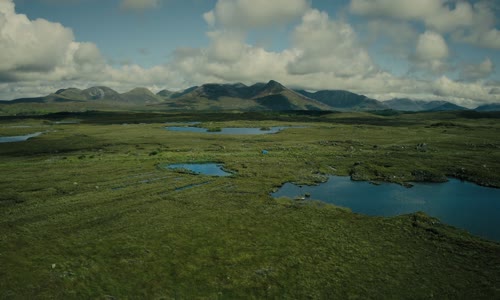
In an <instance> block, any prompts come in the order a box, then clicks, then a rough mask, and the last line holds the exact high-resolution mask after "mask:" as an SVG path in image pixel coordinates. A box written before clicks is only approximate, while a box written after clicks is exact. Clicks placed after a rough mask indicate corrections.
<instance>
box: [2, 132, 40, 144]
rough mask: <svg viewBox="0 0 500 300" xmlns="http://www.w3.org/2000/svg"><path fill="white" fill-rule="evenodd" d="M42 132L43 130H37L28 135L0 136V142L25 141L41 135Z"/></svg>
mask: <svg viewBox="0 0 500 300" xmlns="http://www.w3.org/2000/svg"><path fill="white" fill-rule="evenodd" d="M40 134H42V133H41V132H35V133H31V134H26V135H18V136H0V143H14V142H24V141H27V140H28V139H30V138H33V137H36V136H39V135H40Z"/></svg>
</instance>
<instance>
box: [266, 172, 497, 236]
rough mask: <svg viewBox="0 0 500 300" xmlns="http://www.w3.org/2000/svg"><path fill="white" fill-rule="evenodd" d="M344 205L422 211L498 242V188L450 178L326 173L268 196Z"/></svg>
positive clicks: (380, 211) (390, 212) (359, 209)
mask: <svg viewBox="0 0 500 300" xmlns="http://www.w3.org/2000/svg"><path fill="white" fill-rule="evenodd" d="M306 194H308V195H310V198H311V199H317V200H321V201H324V202H327V203H331V204H334V205H338V206H343V207H348V208H350V209H351V210H352V211H353V212H355V213H361V214H365V215H372V216H396V215H401V214H408V213H413V212H417V211H423V212H425V213H427V214H428V215H430V216H433V217H436V218H438V219H440V220H441V221H442V222H444V223H446V224H449V225H453V226H455V227H458V228H462V229H465V230H467V231H469V232H471V233H473V234H476V235H479V236H482V237H485V238H489V239H492V240H496V241H500V189H494V188H486V187H481V186H478V185H476V184H473V183H470V182H463V181H460V180H457V179H450V181H449V182H446V183H416V184H415V185H414V186H413V187H412V188H405V187H403V186H400V185H398V184H390V183H383V184H380V185H373V184H370V183H369V182H359V181H351V180H350V178H349V177H340V176H330V177H329V180H328V181H327V182H325V183H323V184H320V185H317V186H302V187H301V186H297V185H294V184H291V183H286V184H285V185H283V186H282V187H281V188H280V189H279V190H278V191H277V192H275V193H273V194H272V196H273V197H275V198H277V197H282V196H286V197H290V198H296V197H302V196H304V195H306Z"/></svg>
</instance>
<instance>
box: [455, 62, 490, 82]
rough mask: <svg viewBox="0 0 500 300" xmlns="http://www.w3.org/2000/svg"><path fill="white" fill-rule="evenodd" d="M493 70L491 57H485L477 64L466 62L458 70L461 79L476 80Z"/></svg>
mask: <svg viewBox="0 0 500 300" xmlns="http://www.w3.org/2000/svg"><path fill="white" fill-rule="evenodd" d="M494 71H495V65H494V64H493V62H492V61H491V59H489V58H486V59H485V60H484V61H483V62H481V63H479V64H466V65H464V66H463V67H462V70H461V72H460V79H462V80H478V79H484V78H487V77H488V76H490V75H491V74H492V73H493V72H494Z"/></svg>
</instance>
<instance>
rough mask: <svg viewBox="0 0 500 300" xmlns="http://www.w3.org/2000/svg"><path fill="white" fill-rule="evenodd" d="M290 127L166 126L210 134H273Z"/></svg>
mask: <svg viewBox="0 0 500 300" xmlns="http://www.w3.org/2000/svg"><path fill="white" fill-rule="evenodd" d="M286 128H290V127H281V126H275V127H269V130H262V129H261V128H250V127H225V128H221V130H220V131H215V132H209V131H208V129H207V128H202V127H193V126H171V127H166V129H167V130H170V131H180V132H196V133H208V134H242V135H244V134H272V133H277V132H279V131H281V130H283V129H286Z"/></svg>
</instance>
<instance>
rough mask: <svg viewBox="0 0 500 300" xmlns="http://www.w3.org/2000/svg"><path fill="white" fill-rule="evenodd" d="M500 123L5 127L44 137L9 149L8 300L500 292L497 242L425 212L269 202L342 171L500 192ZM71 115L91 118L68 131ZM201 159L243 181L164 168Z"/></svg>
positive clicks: (118, 116) (239, 119)
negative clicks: (216, 131)
mask: <svg viewBox="0 0 500 300" xmlns="http://www.w3.org/2000/svg"><path fill="white" fill-rule="evenodd" d="M498 117H499V116H498V114H494V113H471V112H464V113H426V114H399V113H394V112H382V113H380V114H369V113H326V112H319V111H318V112H314V111H313V112H283V113H276V112H259V113H224V114H216V113H205V114H190V113H164V114H160V113H157V114H155V113H103V112H87V113H81V114H67V113H66V114H64V113H63V114H53V115H48V116H38V117H34V118H32V117H3V118H0V134H1V135H21V134H27V133H32V132H38V131H43V132H45V133H44V134H43V135H41V136H39V137H36V138H33V139H31V140H29V141H27V142H22V143H11V144H0V174H1V175H0V176H1V180H0V191H1V193H0V208H1V209H0V266H1V268H0V298H19V299H26V298H50V299H53V298H59V299H67V298H98V299H105V298H108V299H111V297H113V298H116V299H121V298H181V299H192V298H208V299H215V298H221V299H235V298H298V299H303V298H313V299H319V298H322V299H339V298H340V299H345V298H380V299H382V298H383V299H386V298H392V299H401V298H416V299H427V298H438V299H446V298H448V299H456V298H463V299H497V298H500V245H499V244H498V243H495V242H490V241H486V240H482V239H479V238H476V237H474V236H471V235H469V234H467V233H466V232H463V231H461V230H458V229H454V228H451V227H448V226H446V225H442V224H440V223H439V222H436V221H435V220H434V219H432V218H430V217H428V216H426V215H423V214H412V215H405V216H399V217H394V218H382V217H367V216H362V215H357V214H353V213H351V212H349V211H348V210H346V209H342V208H338V207H334V206H330V205H325V204H321V203H319V202H314V201H295V200H291V199H285V198H283V199H276V200H275V199H273V198H271V197H270V195H269V193H270V192H271V191H272V190H273V189H275V188H276V187H278V186H280V185H282V184H283V183H284V182H289V181H291V182H297V183H313V182H318V181H321V180H323V179H324V177H325V176H324V175H325V174H337V175H348V174H351V176H352V177H353V178H354V179H360V180H373V181H393V182H398V183H405V182H408V181H414V180H423V181H441V180H444V179H445V178H446V176H455V177H459V178H463V179H467V180H470V181H473V182H476V183H479V184H482V185H489V186H496V187H499V186H500V174H499V172H498V170H499V169H500V151H499V148H500V134H499V133H500V123H499V120H498ZM66 119H67V120H80V124H55V121H62V120H66ZM185 121H202V122H204V123H202V124H200V126H204V125H207V126H204V127H213V128H216V127H220V128H222V127H245V126H246V127H256V128H263V127H272V126H303V128H289V129H286V130H284V131H281V132H279V133H277V134H270V135H259V136H234V135H210V134H204V133H186V132H170V131H167V130H165V129H164V127H165V122H185ZM208 125H209V126H208ZM25 126H30V127H25ZM262 149H266V150H267V151H268V154H266V155H263V154H261V151H262ZM189 162H217V163H222V164H224V168H225V169H226V170H228V171H231V172H233V173H234V174H235V175H233V176H229V177H210V176H202V175H194V174H191V173H190V172H182V170H180V171H176V170H169V169H165V168H162V167H161V166H162V165H165V164H172V163H189ZM498 200H500V199H498Z"/></svg>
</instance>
